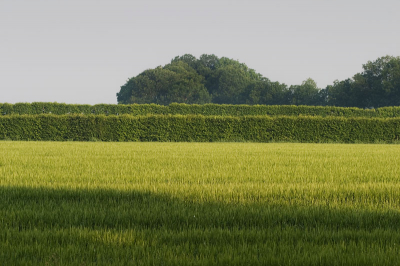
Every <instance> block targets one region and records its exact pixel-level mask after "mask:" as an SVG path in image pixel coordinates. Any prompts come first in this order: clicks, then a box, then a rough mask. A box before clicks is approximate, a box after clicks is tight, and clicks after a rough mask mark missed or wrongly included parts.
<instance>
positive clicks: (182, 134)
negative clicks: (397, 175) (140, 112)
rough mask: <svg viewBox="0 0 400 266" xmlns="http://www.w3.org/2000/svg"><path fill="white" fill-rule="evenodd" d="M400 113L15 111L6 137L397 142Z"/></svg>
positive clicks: (1, 128)
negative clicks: (354, 115)
mask: <svg viewBox="0 0 400 266" xmlns="http://www.w3.org/2000/svg"><path fill="white" fill-rule="evenodd" d="M399 136H400V118H344V117H311V116H300V117H293V116H276V117H269V116H242V117H231V116H225V117H223V116H202V115H185V116H183V115H148V116H132V115H120V116H114V115H110V116H105V115H46V114H45V115H10V116H1V117H0V139H2V140H4V139H5V140H8V139H9V140H51V141H66V140H74V141H88V140H102V141H198V142H210V141H251V142H271V141H285V142H342V143H353V142H364V143H373V142H386V143H393V142H398V140H399Z"/></svg>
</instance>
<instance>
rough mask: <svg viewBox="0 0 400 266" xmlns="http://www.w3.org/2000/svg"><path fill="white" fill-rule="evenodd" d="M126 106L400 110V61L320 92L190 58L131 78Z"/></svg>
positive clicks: (235, 64) (122, 95)
mask: <svg viewBox="0 0 400 266" xmlns="http://www.w3.org/2000/svg"><path fill="white" fill-rule="evenodd" d="M117 100H118V103H120V104H131V103H139V104H144V103H155V104H160V105H169V104H170V103H173V102H176V103H187V104H205V103H216V104H251V105H253V104H265V105H321V106H341V107H360V108H371V107H375V108H377V107H383V106H398V105H400V57H393V56H384V57H380V58H378V59H377V60H375V61H369V62H367V63H366V64H364V65H363V71H362V72H361V73H357V74H355V75H354V76H353V77H352V78H348V79H346V80H343V81H339V80H336V81H334V82H333V85H328V86H327V87H326V88H322V89H321V88H318V87H317V84H316V82H315V81H314V80H313V79H311V78H309V79H307V80H305V81H304V82H303V83H302V84H301V85H291V86H288V85H286V84H284V83H279V82H277V81H271V80H269V79H268V78H266V77H263V76H262V75H261V74H259V73H257V72H256V71H255V70H254V69H251V68H249V67H247V66H246V64H243V63H240V62H239V61H237V60H233V59H229V58H226V57H221V58H219V57H217V56H216V55H207V54H203V55H201V56H200V58H199V59H197V58H196V57H195V56H193V55H190V54H185V55H183V56H177V57H175V58H174V59H172V60H171V62H170V63H169V64H167V65H165V66H158V67H156V68H154V69H148V70H145V71H143V72H142V73H140V74H139V75H137V76H136V77H132V78H130V79H129V80H128V81H127V82H126V83H125V84H124V85H123V86H121V90H120V92H119V93H117Z"/></svg>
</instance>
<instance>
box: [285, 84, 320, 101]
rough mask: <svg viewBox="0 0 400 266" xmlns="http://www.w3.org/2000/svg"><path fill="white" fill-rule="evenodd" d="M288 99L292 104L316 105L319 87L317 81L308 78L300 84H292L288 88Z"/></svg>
mask: <svg viewBox="0 0 400 266" xmlns="http://www.w3.org/2000/svg"><path fill="white" fill-rule="evenodd" d="M288 101H289V103H290V104H293V105H318V104H319V102H320V101H319V89H318V87H317V83H316V82H315V81H314V80H313V79H311V78H309V79H307V80H305V81H303V83H302V84H301V85H292V86H290V87H289V90H288Z"/></svg>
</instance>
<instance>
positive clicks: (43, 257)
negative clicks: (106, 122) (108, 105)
mask: <svg viewBox="0 0 400 266" xmlns="http://www.w3.org/2000/svg"><path fill="white" fill-rule="evenodd" d="M0 151H1V152H0V265H399V264H400V262H399V261H400V255H399V254H400V164H399V162H400V146H399V145H374V144H369V145H364V144H351V145H350V144H346V145H343V144H280V143H269V144H256V143H106V142H89V143H88V142H86V143H79V142H10V141H1V142H0Z"/></svg>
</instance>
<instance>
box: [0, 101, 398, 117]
mask: <svg viewBox="0 0 400 266" xmlns="http://www.w3.org/2000/svg"><path fill="white" fill-rule="evenodd" d="M44 113H45V114H50V113H51V114H57V115H63V114H85V115H89V114H94V115H98V114H103V115H117V114H120V115H122V114H131V115H147V114H173V115H174V114H181V115H187V114H197V115H212V116H249V115H270V116H278V115H286V116H299V115H306V116H344V117H400V107H382V108H377V109H360V108H345V107H331V106H327V107H323V106H288V105H224V104H222V105H220V104H205V105H197V104H193V105H188V104H177V103H174V104H171V105H169V106H164V105H156V104H132V105H123V104H120V105H117V104H97V105H77V104H65V103H40V102H34V103H17V104H7V103H4V104H0V114H1V115H11V114H20V115H22V114H30V115H34V114H44Z"/></svg>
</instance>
